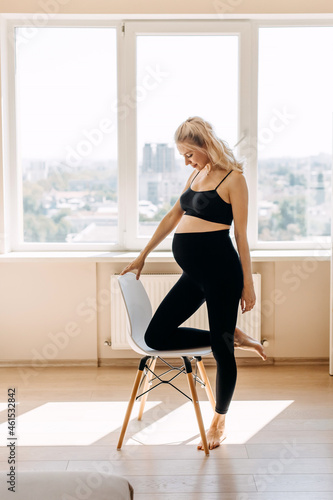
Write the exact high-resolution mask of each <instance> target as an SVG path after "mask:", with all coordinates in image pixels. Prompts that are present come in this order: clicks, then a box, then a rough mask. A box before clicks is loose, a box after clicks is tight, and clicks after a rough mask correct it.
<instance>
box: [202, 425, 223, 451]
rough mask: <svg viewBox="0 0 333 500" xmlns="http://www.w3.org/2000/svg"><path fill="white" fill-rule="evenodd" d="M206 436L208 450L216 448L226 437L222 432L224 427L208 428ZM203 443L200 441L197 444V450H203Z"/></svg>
mask: <svg viewBox="0 0 333 500" xmlns="http://www.w3.org/2000/svg"><path fill="white" fill-rule="evenodd" d="M206 437H207V445H208V449H209V450H213V449H214V448H217V447H218V446H220V444H221V443H222V441H224V439H225V438H226V437H227V436H226V435H225V433H224V429H212V428H210V429H209V431H208V432H207V434H206ZM203 449H204V447H203V444H202V441H200V443H199V444H198V450H203Z"/></svg>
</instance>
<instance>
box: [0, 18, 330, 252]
mask: <svg viewBox="0 0 333 500" xmlns="http://www.w3.org/2000/svg"><path fill="white" fill-rule="evenodd" d="M29 23H30V21H29V20H28V19H27V18H25V19H19V20H13V19H11V20H6V21H5V22H4V26H5V27H6V29H8V33H9V34H10V33H12V36H13V35H14V43H10V36H8V37H4V40H5V41H6V43H7V47H6V43H3V44H2V45H1V48H0V50H1V55H4V57H3V59H2V61H3V62H2V67H3V68H6V69H7V70H8V74H6V71H2V76H1V78H2V92H3V94H2V98H3V103H4V105H3V120H4V126H3V135H4V156H5V161H4V162H3V164H4V165H5V168H6V169H7V170H8V171H7V170H6V172H5V173H6V174H8V175H5V176H4V178H3V179H0V184H1V181H2V183H3V184H5V183H8V184H9V183H10V187H11V197H10V199H9V197H7V199H5V201H4V210H2V208H1V207H2V205H1V206H0V228H1V227H6V228H7V227H10V235H9V236H8V234H7V232H5V231H4V234H5V244H4V248H9V247H10V248H11V250H16V251H25V250H41V251H43V250H103V251H104V250H105V251H107V250H140V249H141V248H143V247H144V246H145V245H146V244H147V242H148V241H149V239H150V237H151V235H152V234H153V232H154V231H155V229H156V227H157V225H158V224H159V222H160V221H161V219H162V218H163V216H164V215H165V214H166V213H167V211H168V210H170V208H171V207H172V206H173V205H174V203H175V202H176V200H177V199H178V198H179V196H180V194H181V191H182V189H183V187H184V185H185V183H186V180H187V179H188V177H189V175H190V173H191V167H190V166H185V161H184V158H183V157H182V156H181V155H179V153H178V150H177V148H176V145H175V143H174V140H173V134H174V132H175V130H176V128H177V127H178V125H179V124H180V123H181V122H182V121H184V120H185V119H186V118H188V117H189V116H194V115H199V116H202V117H203V118H205V119H206V120H208V121H209V122H211V123H212V125H213V126H214V128H215V130H216V132H217V134H218V135H219V136H220V137H221V138H222V139H223V140H225V141H226V142H227V143H228V144H229V146H230V147H231V148H232V149H233V151H234V153H235V156H236V157H237V158H239V159H243V158H245V159H247V166H246V169H245V176H246V179H247V183H248V187H249V223H248V238H249V243H250V248H251V249H260V248H272V249H273V248H274V249H278V248H328V247H329V245H330V237H331V183H332V179H331V168H332V121H333V120H332V117H333V93H332V91H331V89H332V88H333V69H332V65H331V64H330V59H329V55H330V54H331V52H332V50H333V24H332V23H331V22H327V23H324V22H322V23H321V22H319V21H318V22H317V21H313V22H311V23H310V22H308V21H307V23H306V26H305V25H304V22H303V21H301V20H299V21H296V20H295V21H293V22H292V23H291V22H289V23H288V22H285V21H275V22H273V21H249V20H241V21H236V20H233V21H232V20H226V19H220V20H200V21H193V20H191V21H190V20H182V21H180V20H169V21H160V20H150V21H139V20H128V21H126V22H122V21H114V20H107V19H105V20H103V21H101V20H97V19H95V20H94V19H88V18H87V19H83V18H82V19H80V20H79V19H77V20H73V19H72V18H67V19H65V18H62V19H60V18H59V19H57V16H55V17H54V19H49V20H48V22H47V25H46V26H44V27H36V26H35V25H34V22H33V20H31V26H30V25H29ZM31 27H32V29H30V28H31ZM7 56H8V57H7ZM7 104H8V105H7ZM8 192H9V190H8ZM1 203H2V201H1ZM170 239H171V238H166V239H165V240H164V241H163V242H162V243H161V244H160V245H159V247H158V249H159V250H170V246H171V242H170ZM8 241H9V242H10V243H9V244H8ZM0 244H1V240H0Z"/></svg>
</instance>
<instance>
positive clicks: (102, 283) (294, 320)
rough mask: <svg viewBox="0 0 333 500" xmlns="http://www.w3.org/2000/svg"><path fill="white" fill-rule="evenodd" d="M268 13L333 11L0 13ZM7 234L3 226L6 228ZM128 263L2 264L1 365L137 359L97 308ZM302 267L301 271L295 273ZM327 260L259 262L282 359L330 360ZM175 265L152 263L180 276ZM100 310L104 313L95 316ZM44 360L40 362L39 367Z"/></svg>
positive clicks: (97, 1) (112, 8) (274, 4)
mask: <svg viewBox="0 0 333 500" xmlns="http://www.w3.org/2000/svg"><path fill="white" fill-rule="evenodd" d="M15 12H19V13H28V12H31V13H34V12H44V13H45V12H46V13H49V14H50V15H51V14H53V13H82V14H88V13H94V14H100V13H102V14H103V13H106V14H113V13H114V14H117V13H118V14H124V17H125V15H126V14H135V13H138V14H142V15H145V14H163V13H166V14H217V15H219V14H231V15H234V14H239V15H241V14H245V15H246V14H269V13H286V14H294V13H317V14H324V13H332V12H333V2H332V1H331V0H318V1H316V2H314V1H313V0H311V1H310V0H307V1H306V0H294V1H292V0H279V1H267V0H239V1H238V0H223V1H216V2H214V1H213V0H212V1H207V0H182V1H181V2H179V0H169V1H168V2H166V1H165V0H145V1H142V0H141V1H138V0H113V1H112V0H14V1H13V0H12V1H10V2H9V1H8V0H0V13H15ZM0 229H1V228H0ZM123 266H124V264H119V263H118V264H115V263H111V262H110V263H98V264H96V263H92V262H86V263H81V262H80V263H73V262H71V263H69V262H67V263H61V262H43V261H41V262H34V263H28V262H21V263H14V262H10V263H8V262H0V308H1V309H0V360H1V361H2V362H11V361H13V360H19V361H22V362H25V361H27V362H31V361H32V360H34V359H35V362H36V364H38V362H39V363H40V364H41V363H43V359H44V361H50V362H52V363H53V362H55V361H61V360H63V361H65V362H68V361H70V360H72V361H73V360H74V361H76V362H77V363H84V362H88V363H91V364H94V363H95V364H96V363H97V360H98V359H102V360H106V359H108V358H121V357H122V356H123V357H133V356H135V357H136V355H135V354H134V353H132V352H131V351H113V350H112V349H110V348H109V347H106V346H104V341H105V340H106V339H107V338H109V337H110V304H108V303H106V304H105V303H103V304H98V300H97V298H98V293H100V292H101V291H103V290H108V289H109V282H110V275H111V274H112V273H114V272H119V271H120V270H121V269H122V267H123ZM295 266H298V267H295ZM329 266H330V263H329V262H328V261H316V262H315V263H314V264H313V265H312V267H311V263H310V261H299V262H297V261H290V262H286V261H277V262H263V263H260V262H256V263H254V265H253V270H254V272H260V273H261V275H262V304H263V313H262V335H263V337H265V338H267V339H268V340H269V341H270V346H269V348H268V349H267V351H268V355H269V356H271V357H276V358H300V357H301V358H328V343H329V340H328V339H329V310H330V308H329V290H330V288H329ZM177 270H178V268H177V266H176V264H163V265H162V264H147V266H146V271H147V272H156V273H159V272H174V271H177ZM97 307H98V310H97ZM38 357H39V361H38Z"/></svg>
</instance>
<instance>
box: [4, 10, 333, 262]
mask: <svg viewBox="0 0 333 500" xmlns="http://www.w3.org/2000/svg"><path fill="white" fill-rule="evenodd" d="M22 26H27V27H29V26H30V27H31V26H32V27H36V21H35V19H34V16H33V15H32V14H31V15H24V16H23V15H15V16H11V17H10V18H9V17H8V18H6V17H5V16H1V47H0V50H1V82H0V84H1V93H2V104H1V108H2V109H1V111H2V120H1V127H2V145H0V148H1V147H2V151H1V149H0V151H1V156H2V164H1V165H0V177H1V178H0V253H7V252H11V251H22V252H29V251H60V250H61V251H65V252H71V251H91V250H92V251H137V250H141V249H142V248H143V247H144V246H145V244H146V243H147V242H148V241H149V238H145V237H139V238H138V237H136V232H137V228H136V227H135V226H136V224H137V221H138V206H137V188H138V172H137V165H136V154H137V151H136V109H135V108H131V107H129V108H128V111H129V113H128V116H127V117H126V118H123V119H122V118H121V117H120V113H118V209H119V213H118V235H119V237H118V243H117V244H112V243H79V244H73V243H72V244H71V243H24V242H23V243H19V241H18V234H19V219H18V212H19V211H18V207H19V206H20V205H22V197H20V172H19V168H18V165H17V144H16V142H17V139H16V123H15V117H16V108H15V45H14V44H13V42H12V41H13V33H14V29H15V27H22ZM293 26H295V27H311V26H314V27H321V26H322V27H333V20H332V19H320V18H317V19H311V20H309V19H301V18H300V19H292V20H290V19H289V20H286V19H277V20H274V19H237V20H229V19H220V20H216V19H212V20H210V19H197V20H190V19H188V20H187V19H182V20H179V19H171V20H170V19H169V20H155V19H151V20H143V21H140V20H139V19H133V18H132V19H119V17H118V18H117V19H110V17H108V18H105V19H96V18H95V19H94V18H93V16H75V15H73V16H70V18H65V17H64V16H57V15H54V16H52V19H48V21H47V27H59V28H63V27H109V28H110V27H113V28H116V30H117V68H118V75H117V86H118V103H121V102H123V100H122V99H123V98H124V97H126V95H129V94H131V92H132V90H133V88H135V86H136V60H135V57H136V55H135V54H136V51H135V36H136V34H137V33H140V34H145V33H153V32H155V33H161V34H168V33H170V34H176V33H178V34H180V33H184V30H187V31H186V32H187V33H193V32H195V33H209V34H211V33H212V28H214V30H215V29H216V30H217V29H219V33H232V32H233V33H238V34H239V40H240V43H239V115H238V123H239V133H238V136H239V145H238V146H237V148H235V154H236V156H237V157H243V156H245V157H246V158H247V167H246V170H245V177H246V179H247V183H248V188H249V217H248V240H249V247H250V250H268V251H269V250H288V249H293V250H306V249H313V250H317V249H328V248H330V243H328V242H327V241H323V242H320V241H319V242H318V241H317V242H314V241H310V242H305V241H272V242H263V241H258V213H257V187H258V184H257V181H258V178H257V123H258V64H259V61H258V56H259V51H258V49H259V46H258V42H259V29H260V28H263V27H293ZM40 27H43V26H40ZM123 27H124V28H125V31H123ZM180 30H181V31H180ZM193 30H195V31H193ZM332 184H333V182H332ZM332 202H333V200H332ZM133 214H135V217H133ZM170 248H171V238H170V237H169V238H166V239H165V240H164V241H163V242H162V243H161V244H160V245H159V246H158V248H157V249H158V250H170Z"/></svg>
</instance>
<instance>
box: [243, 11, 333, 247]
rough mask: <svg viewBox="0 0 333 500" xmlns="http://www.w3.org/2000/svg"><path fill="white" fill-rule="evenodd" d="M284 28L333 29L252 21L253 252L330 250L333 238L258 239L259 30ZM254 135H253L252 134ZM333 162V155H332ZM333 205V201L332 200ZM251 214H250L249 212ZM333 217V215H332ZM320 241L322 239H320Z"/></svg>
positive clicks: (302, 22)
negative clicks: (305, 239) (254, 158)
mask: <svg viewBox="0 0 333 500" xmlns="http://www.w3.org/2000/svg"><path fill="white" fill-rule="evenodd" d="M274 27H277V28H282V27H286V28H288V27H331V28H333V21H332V19H331V20H329V19H314V20H309V19H292V20H284V19H278V20H253V21H251V32H252V46H253V54H252V56H253V61H254V57H255V67H253V89H254V92H253V94H252V101H253V111H254V112H253V114H252V117H251V118H252V120H251V130H252V131H253V137H254V142H255V150H256V167H255V171H256V185H255V186H253V189H254V190H253V193H254V194H255V199H256V200H255V214H256V216H255V219H256V228H255V232H254V239H253V240H251V242H253V244H252V245H250V248H251V249H253V250H328V249H330V248H331V243H330V242H331V238H332V236H333V234H332V235H331V238H329V237H323V239H322V241H267V242H266V241H259V239H258V207H257V189H258V182H257V173H258V169H257V134H258V132H257V130H258V70H259V29H260V28H274ZM251 135H252V134H251ZM332 160H333V155H332ZM332 186H333V173H332ZM332 203H333V199H332ZM249 213H250V212H249ZM331 214H332V210H331ZM331 216H332V215H331ZM318 239H319V240H320V238H318ZM325 240H329V241H325Z"/></svg>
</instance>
